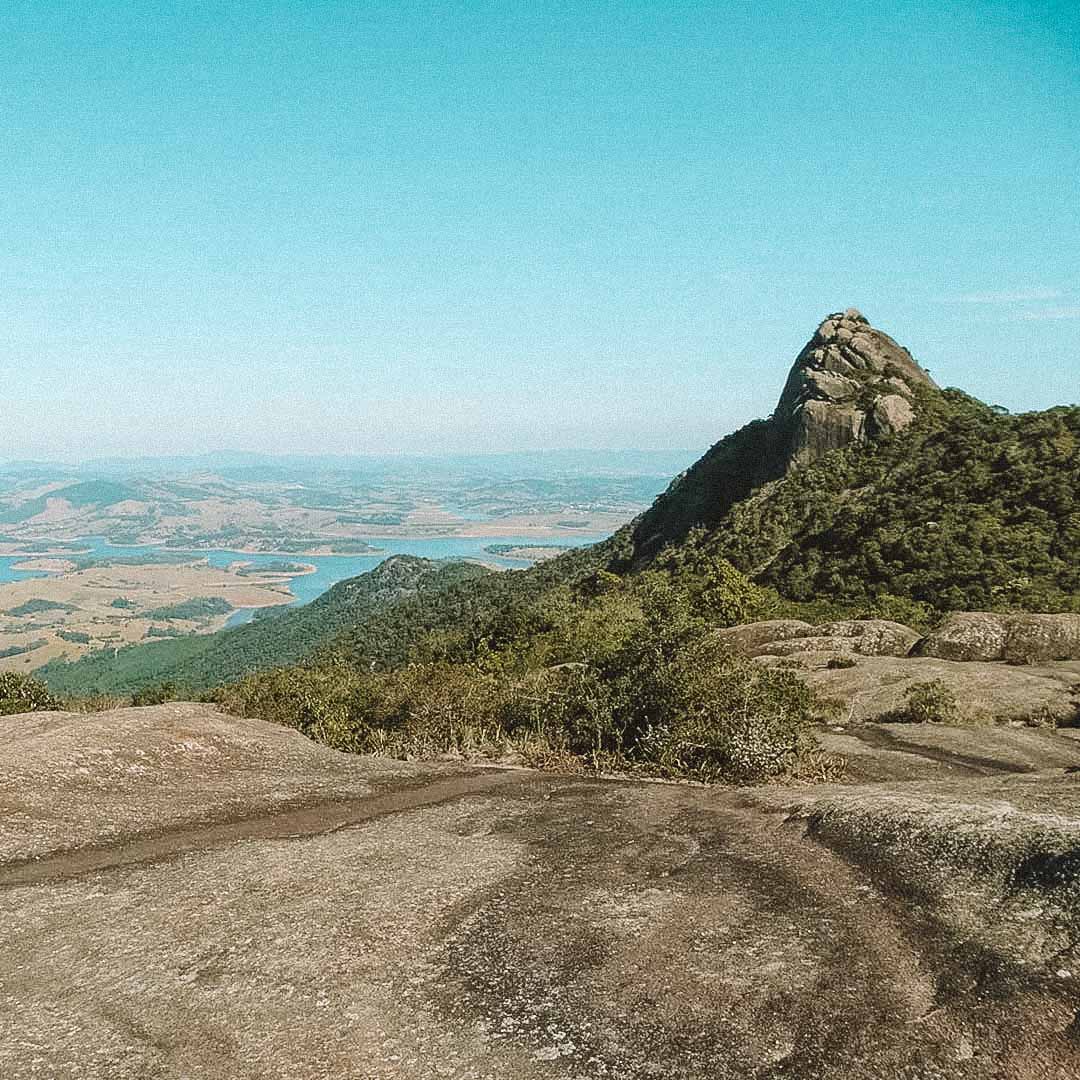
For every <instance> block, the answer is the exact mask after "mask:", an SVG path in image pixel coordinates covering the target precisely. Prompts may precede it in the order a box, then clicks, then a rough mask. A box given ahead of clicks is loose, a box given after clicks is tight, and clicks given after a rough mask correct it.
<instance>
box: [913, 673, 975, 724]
mask: <svg viewBox="0 0 1080 1080" xmlns="http://www.w3.org/2000/svg"><path fill="white" fill-rule="evenodd" d="M904 702H905V707H904V709H903V710H902V712H901V719H903V720H907V721H908V722H910V723H913V724H958V723H959V722H960V703H959V702H958V701H957V700H956V694H954V693H953V692H952V690H951V689H950V688H949V686H948V684H947V683H945V682H944V681H943V680H941V679H930V680H929V681H927V682H917V683H912V685H911V686H909V687H908V688H907V690H906V691H905V692H904Z"/></svg>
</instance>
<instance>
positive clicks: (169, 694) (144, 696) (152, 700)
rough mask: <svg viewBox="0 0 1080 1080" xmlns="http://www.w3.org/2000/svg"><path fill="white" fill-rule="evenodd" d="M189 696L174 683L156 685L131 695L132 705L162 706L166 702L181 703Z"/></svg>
mask: <svg viewBox="0 0 1080 1080" xmlns="http://www.w3.org/2000/svg"><path fill="white" fill-rule="evenodd" d="M189 696H190V695H189V694H186V693H185V692H184V689H183V688H182V687H180V686H177V684H176V683H174V682H162V683H157V684H156V685H155V686H148V687H146V688H145V689H144V690H137V691H136V692H135V693H134V694H132V695H131V704H132V705H163V704H164V703H165V702H166V701H182V700H184V698H185V697H189Z"/></svg>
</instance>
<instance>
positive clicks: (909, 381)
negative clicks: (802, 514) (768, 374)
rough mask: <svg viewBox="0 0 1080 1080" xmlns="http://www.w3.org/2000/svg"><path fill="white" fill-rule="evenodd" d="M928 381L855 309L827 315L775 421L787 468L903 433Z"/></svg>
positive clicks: (794, 372) (806, 349)
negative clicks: (916, 398) (914, 399)
mask: <svg viewBox="0 0 1080 1080" xmlns="http://www.w3.org/2000/svg"><path fill="white" fill-rule="evenodd" d="M920 385H921V386H934V385H935V384H934V382H933V380H932V379H931V378H930V376H929V375H928V374H927V373H926V371H924V370H923V368H921V367H920V366H919V365H918V363H916V361H915V359H914V357H913V356H912V355H911V353H909V352H908V351H907V349H905V348H904V347H903V346H901V345H898V344H897V343H896V342H895V341H893V339H892V338H891V337H889V335H888V334H885V333H883V332H882V331H880V330H877V329H875V328H874V327H873V326H871V325H870V323H869V322H868V321H867V320H866V317H865V316H864V315H863V314H862V313H861V312H860V311H858V310H856V309H855V308H848V309H847V311H844V312H839V313H837V314H834V315H829V316H828V317H827V318H826V319H825V321H824V322H822V324H821V325H820V326H819V327H818V328H817V330H816V331H815V332H814V336H813V337H812V338H811V339H810V340H809V341H808V342H807V343H806V346H805V347H804V348H803V350H802V352H800V353H799V355H798V357H797V358H796V360H795V364H794V366H793V367H792V369H791V372H790V374H789V375H788V379H787V383H786V385H785V386H784V391H783V393H782V394H781V395H780V401H779V403H778V404H777V406H776V412H775V413H774V414H773V423H774V424H776V425H777V427H778V428H779V430H780V432H782V434H783V439H782V447H783V452H784V455H785V458H786V460H785V462H784V468H785V470H786V469H787V468H790V467H791V466H793V465H795V464H798V463H799V462H802V461H805V460H807V459H813V458H817V457H820V456H821V455H822V454H826V453H828V452H829V451H830V450H836V449H838V448H840V447H843V446H847V445H848V444H849V443H852V442H861V441H865V440H867V439H872V438H875V437H878V436H882V435H891V434H894V433H895V432H897V431H902V430H903V429H904V428H906V427H907V426H908V425H909V424H910V423H911V421H912V420H913V419H914V418H915V407H914V405H913V403H912V397H913V390H914V388H915V387H916V386H920Z"/></svg>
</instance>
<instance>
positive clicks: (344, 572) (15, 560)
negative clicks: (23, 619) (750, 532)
mask: <svg viewBox="0 0 1080 1080" xmlns="http://www.w3.org/2000/svg"><path fill="white" fill-rule="evenodd" d="M603 539H604V536H602V535H597V536H574V537H559V538H558V539H557V540H551V541H550V543H552V544H558V545H559V546H564V545H565V546H572V547H580V546H583V545H585V544H594V543H596V542H597V541H598V540H603ZM365 540H366V541H367V542H368V543H370V544H371V546H372V547H374V548H378V549H379V550H378V551H377V552H372V553H370V554H367V555H292V554H275V555H263V554H258V555H253V554H249V553H247V552H239V551H229V550H226V549H220V548H219V549H211V550H209V551H207V550H180V549H174V548H159V547H123V546H118V545H116V544H110V543H109V542H108V541H107V540H104V539H103V538H102V537H87V538H86V539H85V540H80V541H79V544H80V546H81V547H84V548H85V549H86V553H85V555H83V556H82V557H84V558H89V557H94V556H96V557H98V558H103V557H107V556H113V557H132V556H134V557H138V556H140V555H154V554H158V553H160V554H166V553H167V554H174V553H175V554H178V555H190V556H191V558H193V559H207V560H209V562H210V564H211V565H212V566H219V567H226V566H229V565H230V564H231V563H236V562H245V563H252V564H254V565H256V566H265V565H267V564H268V563H281V562H293V563H305V564H307V565H309V566H314V567H315V572H314V573H313V574H303V575H301V576H299V577H294V578H292V579H290V582H289V587H290V589H291V590H292V592H293V595H294V596H295V597H296V599H295V600H294V601H293V603H295V604H306V603H308V602H309V601H311V600H314V599H315V598H316V597H317V596H321V595H322V594H323V593H324V592H326V590H327V589H329V588H330V586H331V585H334V584H336V583H337V582H339V581H343V580H344V579H345V578H351V577H356V575H357V574H363V573H366V572H367V571H368V570H371V569H373V568H374V567H376V566H378V564H379V563H381V562H382V561H383V559H386V558H388V557H389V556H391V555H419V556H421V557H422V558H425V559H482V560H483V561H484V562H486V563H490V564H492V565H498V566H502V567H505V568H507V569H520V568H522V567H525V566H528V565H530V564H529V563H528V562H527V561H524V560H521V559H507V558H503V557H502V556H499V555H493V554H491V553H490V552H487V551H485V550H484V549H485V548H486V547H488V546H489V545H493V544H500V545H502V544H508V545H518V544H521V545H528V544H532V545H537V544H543V543H545V541H544V540H538V539H537V538H536V537H535V536H530V537H521V536H497V537H491V536H447V537H438V538H434V539H410V538H403V537H396V536H395V537H365ZM43 544H44V541H43ZM28 550H30V549H29V548H28ZM56 557H57V558H63V557H65V556H62V555H60V556H56ZM73 557H74V558H79V557H80V556H78V555H76V556H73ZM25 561H26V558H25V556H15V555H0V583H2V582H5V581H20V580H22V579H24V578H35V577H48V574H46V573H45V572H43V571H40V570H15V569H14V567H15V566H17V565H18V564H19V563H21V562H25ZM253 614H254V609H252V608H241V609H239V610H238V611H236V612H234V613H233V615H232V616H231V617H230V619H229V623H228V625H230V626H236V625H238V624H240V623H242V622H246V621H248V620H249V619H250V618H251V617H252V615H253Z"/></svg>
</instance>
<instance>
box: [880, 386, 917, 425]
mask: <svg viewBox="0 0 1080 1080" xmlns="http://www.w3.org/2000/svg"><path fill="white" fill-rule="evenodd" d="M890 381H892V380H890ZM873 417H874V430H875V431H876V432H878V433H880V434H889V435H892V434H895V433H896V432H898V431H903V430H904V428H906V427H907V426H908V425H909V424H910V423H911V422H912V420H914V419H915V409H914V408H913V407H912V405H911V402H910V401H908V399H907V398H906V397H902V396H901V395H900V394H889V395H888V396H887V397H883V398H878V400H877V401H876V402H875V403H874V412H873Z"/></svg>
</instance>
